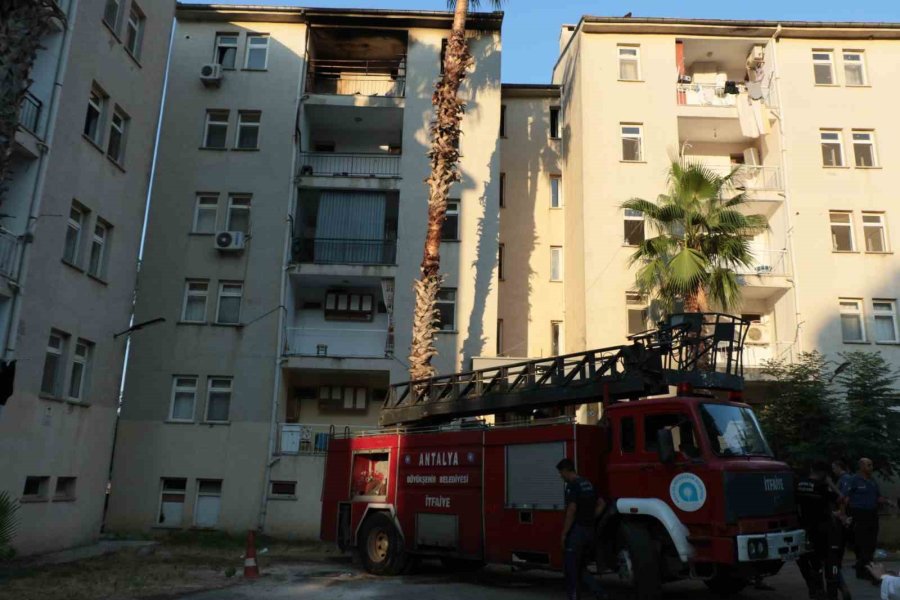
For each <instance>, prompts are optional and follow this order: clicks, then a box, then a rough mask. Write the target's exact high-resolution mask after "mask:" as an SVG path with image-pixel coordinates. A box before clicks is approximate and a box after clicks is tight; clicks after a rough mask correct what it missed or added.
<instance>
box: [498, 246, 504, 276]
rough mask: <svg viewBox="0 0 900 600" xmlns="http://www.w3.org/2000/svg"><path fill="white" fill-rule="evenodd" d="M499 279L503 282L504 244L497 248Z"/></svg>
mask: <svg viewBox="0 0 900 600" xmlns="http://www.w3.org/2000/svg"><path fill="white" fill-rule="evenodd" d="M497 277H498V278H499V279H500V280H501V281H502V280H503V244H500V245H499V246H497Z"/></svg>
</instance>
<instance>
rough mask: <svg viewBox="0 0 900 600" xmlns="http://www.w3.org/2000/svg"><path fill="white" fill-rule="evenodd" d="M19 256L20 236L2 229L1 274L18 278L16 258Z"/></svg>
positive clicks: (0, 244) (0, 237)
mask: <svg viewBox="0 0 900 600" xmlns="http://www.w3.org/2000/svg"><path fill="white" fill-rule="evenodd" d="M18 256H19V238H18V237H16V236H15V235H13V234H11V233H10V232H8V231H6V230H2V229H0V276H2V277H6V278H7V279H12V280H15V279H16V259H17V258H18Z"/></svg>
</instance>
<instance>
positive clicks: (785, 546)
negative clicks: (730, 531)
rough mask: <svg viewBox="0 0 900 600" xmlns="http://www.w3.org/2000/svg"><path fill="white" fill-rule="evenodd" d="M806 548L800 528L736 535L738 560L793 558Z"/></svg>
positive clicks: (803, 533)
mask: <svg viewBox="0 0 900 600" xmlns="http://www.w3.org/2000/svg"><path fill="white" fill-rule="evenodd" d="M805 548H806V532H805V531H804V530H802V529H795V530H793V531H781V532H778V533H759V534H749V535H739V536H737V555H738V562H750V561H757V560H795V559H796V558H797V557H798V556H800V554H801V553H802V552H803V551H804V549H805Z"/></svg>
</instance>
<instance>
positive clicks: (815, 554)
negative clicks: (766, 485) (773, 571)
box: [795, 464, 831, 599]
mask: <svg viewBox="0 0 900 600" xmlns="http://www.w3.org/2000/svg"><path fill="white" fill-rule="evenodd" d="M795 492H796V494H795V497H796V500H797V510H798V513H799V516H800V525H801V526H802V527H803V529H805V530H806V540H807V542H808V543H809V550H808V551H807V552H805V553H803V554H802V555H801V556H800V557H799V558H798V559H797V566H798V567H799V568H800V574H801V575H803V579H804V581H806V587H807V589H808V590H809V597H810V598H815V599H819V598H822V597H824V596H825V574H826V573H827V567H826V566H825V563H826V560H827V558H828V549H829V544H828V529H829V523H830V519H831V508H830V505H831V498H830V497H829V496H830V490H829V488H828V483H827V482H826V473H825V469H824V467H823V466H822V465H819V464H815V465H813V467H812V468H811V469H810V472H809V476H808V477H806V478H804V479H801V480H800V481H798V482H797V487H796V490H795Z"/></svg>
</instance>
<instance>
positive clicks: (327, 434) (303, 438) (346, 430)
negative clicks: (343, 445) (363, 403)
mask: <svg viewBox="0 0 900 600" xmlns="http://www.w3.org/2000/svg"><path fill="white" fill-rule="evenodd" d="M375 429H378V428H377V427H374V426H369V425H322V424H318V423H281V426H280V427H279V429H278V433H279V437H278V454H281V455H291V454H298V455H307V456H324V455H325V453H326V452H328V442H329V441H330V440H331V438H333V437H335V436H336V435H340V436H342V437H349V436H351V435H353V434H357V435H358V434H363V433H365V432H367V431H373V430H375Z"/></svg>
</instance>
